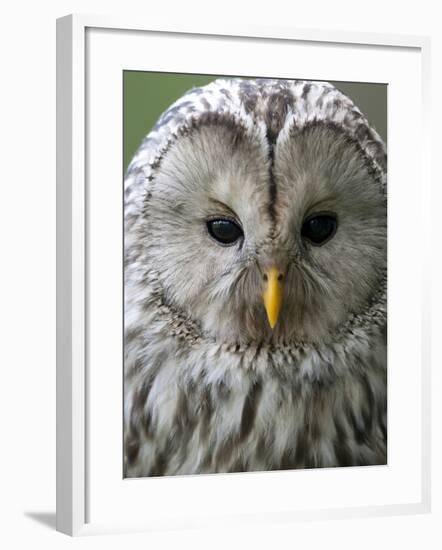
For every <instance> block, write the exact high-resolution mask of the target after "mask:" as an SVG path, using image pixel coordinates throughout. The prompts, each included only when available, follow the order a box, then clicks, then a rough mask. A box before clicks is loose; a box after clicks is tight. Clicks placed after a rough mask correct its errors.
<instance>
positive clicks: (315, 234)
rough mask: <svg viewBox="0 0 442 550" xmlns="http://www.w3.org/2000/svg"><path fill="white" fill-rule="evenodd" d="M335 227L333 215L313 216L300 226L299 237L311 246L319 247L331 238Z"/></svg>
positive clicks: (335, 222) (336, 224) (336, 223)
mask: <svg viewBox="0 0 442 550" xmlns="http://www.w3.org/2000/svg"><path fill="white" fill-rule="evenodd" d="M337 227H338V222H337V220H336V216H335V215H334V214H314V215H312V216H309V217H308V218H307V219H306V220H305V221H304V223H303V224H302V229H301V235H302V237H303V238H304V239H306V240H307V241H309V242H310V243H311V244H313V245H316V246H320V245H322V244H325V243H326V242H327V241H328V240H330V239H331V238H332V237H333V235H334V234H335V233H336V229H337Z"/></svg>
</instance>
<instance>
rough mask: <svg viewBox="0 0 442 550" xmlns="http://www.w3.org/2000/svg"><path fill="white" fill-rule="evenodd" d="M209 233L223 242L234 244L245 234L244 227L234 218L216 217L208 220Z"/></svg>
mask: <svg viewBox="0 0 442 550" xmlns="http://www.w3.org/2000/svg"><path fill="white" fill-rule="evenodd" d="M207 230H208V231H209V235H210V236H211V237H213V238H214V239H215V240H216V241H218V242H219V243H221V244H225V245H231V244H234V243H235V242H236V241H237V240H238V239H239V238H240V237H242V236H243V232H242V229H241V228H240V227H239V225H238V224H236V223H235V222H233V221H232V220H226V219H222V218H220V219H216V220H209V221H208V222H207Z"/></svg>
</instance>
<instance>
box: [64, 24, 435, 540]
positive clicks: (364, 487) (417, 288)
mask: <svg viewBox="0 0 442 550" xmlns="http://www.w3.org/2000/svg"><path fill="white" fill-rule="evenodd" d="M177 45H179V46H180V47H179V49H176V46H177ZM221 48H222V50H223V55H222V56H221V55H219V56H216V53H217V52H218V53H220V49H221ZM429 49H430V44H429V39H428V38H426V37H418V36H396V35H383V34H382V35H381V34H374V33H373V34H367V33H348V32H345V33H344V32H342V33H341V32H336V31H334V32H327V31H317V30H314V31H313V30H301V29H292V28H287V27H281V28H254V27H253V26H252V25H251V26H250V27H248V28H243V27H234V26H232V27H231V28H216V26H214V27H213V28H204V29H202V28H190V27H181V26H180V25H173V24H171V23H167V24H165V25H160V24H153V23H152V22H150V21H147V22H146V23H143V22H140V21H133V20H130V19H128V20H126V19H124V20H123V19H120V18H108V17H104V16H90V15H87V16H86V15H70V16H67V17H63V18H61V19H59V20H58V21H57V529H58V530H59V531H62V532H64V533H67V534H70V535H87V534H95V533H105V532H125V531H134V530H138V531H144V530H151V529H163V528H176V527H195V526H208V525H212V524H217V523H221V522H222V523H224V524H226V523H227V524H233V525H238V524H241V523H246V522H247V523H250V522H262V521H269V522H271V521H273V522H275V521H276V522H278V521H295V520H300V519H306V518H308V519H312V518H324V517H332V518H334V517H340V518H342V517H356V516H369V515H389V514H415V513H424V512H428V511H429V510H430V458H429V457H430V452H429V449H430V364H429V356H430V346H429V333H430V327H429V297H428V281H427V279H426V276H425V275H424V273H427V272H428V270H424V269H423V268H424V267H425V266H427V264H428V261H429V254H428V250H427V249H426V245H425V244H422V245H420V244H419V241H418V240H416V239H418V237H417V236H416V235H414V236H413V235H411V233H410V235H408V237H409V239H411V242H415V243H416V245H417V248H418V250H419V252H418V253H417V257H414V258H413V262H414V264H413V265H414V268H413V269H409V270H407V272H406V273H404V272H403V269H402V268H403V267H404V265H406V255H407V250H406V248H405V246H404V245H403V244H402V245H401V242H403V241H404V240H405V239H404V235H403V234H402V233H404V234H405V233H406V232H407V231H411V230H410V229H407V227H406V225H405V224H401V216H406V213H407V212H408V211H410V212H411V208H412V207H413V206H415V205H416V203H417V201H418V202H420V209H418V210H419V216H420V223H421V226H422V227H423V228H424V229H423V231H425V228H426V229H428V228H429V224H430V221H429V212H430V204H429V201H430V199H429V193H430V177H429V172H428V170H429V168H428V167H429V162H428V154H429V149H430V148H429V130H428V121H429V112H428V109H429V106H428V96H427V94H428V88H429ZM153 51H154V52H155V55H152V52H153ZM197 51H198V52H199V55H198V57H196V56H195V55H193V56H192V55H191V54H192V52H197ZM246 52H247V53H248V54H250V57H249V58H246V55H245V54H246ZM186 54H188V55H187V56H186ZM214 54H215V55H214ZM236 54H237V55H236ZM267 54H268V59H267ZM275 54H276V55H275ZM292 54H299V55H298V59H299V61H298V62H297V64H296V67H293V66H292V65H291V64H287V63H286V64H285V65H284V59H285V60H286V61H287V59H290V58H292ZM300 54H302V55H300ZM210 55H212V57H210ZM272 56H274V57H273V58H272ZM359 61H360V63H359ZM357 62H358V63H357ZM241 64H242V65H241ZM359 65H360V66H359ZM209 67H212V69H211V70H210V71H209V69H208V68H209ZM229 67H230V70H229ZM241 67H248V70H247V73H245V72H244V71H245V70H246V69H245V68H243V69H241ZM124 68H127V69H135V68H136V69H138V70H149V68H150V70H168V71H170V72H194V73H203V74H204V73H207V72H208V71H209V72H210V73H212V74H260V76H281V77H282V76H290V75H291V76H292V77H300V78H307V79H308V78H311V79H317V78H318V77H319V76H320V79H321V80H347V81H356V80H359V81H362V80H364V79H366V80H367V81H369V82H375V81H376V82H385V83H388V84H389V85H390V88H389V118H388V124H389V137H388V147H389V186H390V188H391V189H392V191H391V197H392V198H391V199H390V195H389V289H391V293H390V294H391V296H389V331H390V333H389V436H390V432H391V434H392V438H390V437H389V464H388V466H386V467H379V468H377V467H371V468H347V469H335V470H333V471H332V470H322V471H319V470H318V471H303V472H298V471H297V472H290V471H289V472H271V473H270V472H267V473H259V474H234V475H232V474H229V475H220V474H218V475H216V476H194V477H193V476H187V477H186V478H183V477H178V478H173V479H172V478H164V479H144V480H123V477H122V469H120V470H119V465H120V464H121V456H122V451H121V449H122V437H121V434H122V429H121V425H122V407H121V405H122V394H121V386H120V383H121V378H122V360H121V351H119V350H121V346H122V337H121V326H122V317H121V307H122V306H121V300H120V298H121V297H120V296H119V295H117V296H116V295H115V289H118V288H119V286H118V285H120V287H121V280H122V279H121V273H122V270H121V264H120V263H119V262H120V261H121V248H122V226H121V223H120V222H121V217H120V213H121V204H122V203H121V202H118V201H121V200H122V194H121V192H120V191H121V189H122V187H121V188H119V187H118V185H121V186H122V174H121V172H122V168H121V167H122V161H121V158H122V157H121V140H122V134H121V131H122V126H121V101H120V99H121V85H120V84H121V81H120V80H119V78H121V71H122V69H124ZM364 75H365V78H364ZM118 86H119V87H118ZM103 92H105V93H103ZM119 101H120V106H118V102H119ZM407 101H408V102H409V101H413V106H414V110H413V117H412V118H413V120H412V121H411V122H410V126H408V129H407V131H408V132H411V133H412V136H413V137H411V138H410V137H408V138H407V140H406V138H405V136H404V135H403V132H402V135H401V132H400V123H399V121H400V117H401V115H403V114H404V112H405V109H406V103H407ZM118 147H119V149H120V152H118ZM411 151H414V154H413V155H412V157H413V158H411V156H410V152H411ZM404 156H406V158H408V159H410V164H409V165H407V167H406V170H405V169H404V168H403V167H401V165H400V163H399V162H398V160H399V159H400V158H401V157H402V158H403V157H404ZM105 158H106V159H107V161H106V162H104V159H105ZM97 174H99V177H98V176H97ZM103 181H106V182H109V187H107V188H105V187H103ZM118 182H120V184H118ZM399 182H400V183H401V185H402V189H403V192H402V193H397V192H396V190H398V189H399V187H398V185H399ZM413 186H414V187H413ZM412 188H414V191H415V192H414V194H413V196H411V195H410V193H408V191H409V190H410V189H412ZM104 190H106V209H100V208H98V206H99V203H100V200H101V198H102V197H103V191H104ZM389 193H390V191H389ZM103 228H104V229H106V235H107V237H108V240H109V242H111V243H113V244H112V245H110V246H98V244H97V243H100V242H103V241H100V238H102V233H100V232H101V231H104V229H103ZM399 231H401V232H402V233H400V232H399ZM413 239H414V240H413ZM390 241H391V244H390ZM407 242H409V241H408V240H407ZM91 251H92V252H93V254H91ZM104 272H107V274H108V276H107V277H103V273H104ZM401 291H402V292H404V291H406V292H408V293H411V294H410V296H411V299H410V302H411V305H410V311H409V312H407V313H408V315H409V323H408V324H409V325H411V326H408V325H407V326H405V323H404V320H403V317H404V315H403V312H402V311H401ZM117 294H118V291H117ZM105 298H107V300H105ZM118 300H120V302H118ZM118 303H119V305H118ZM119 308H120V309H119ZM390 320H391V322H390ZM404 338H406V339H407V344H408V350H407V354H405V353H404V350H403V349H401V345H400V344H401V341H403V339H404ZM104 341H106V342H107V345H106V346H104V344H103V342H104ZM100 346H101V347H100ZM399 363H401V365H403V368H402V371H399V369H398V365H399ZM104 364H106V366H107V367H108V370H106V371H103V365H104ZM395 365H396V366H395ZM390 366H391V369H390ZM118 369H119V370H118ZM104 372H105V374H106V384H102V383H100V381H102V380H103V373H104ZM118 377H119V379H118ZM118 380H120V381H118ZM399 380H401V388H403V389H402V390H401V391H399V390H398V389H397V388H398V386H399V383H398V382H399ZM103 386H106V392H104V391H103ZM404 393H406V395H405V398H404ZM401 415H405V416H406V415H409V421H407V423H406V426H407V430H406V433H404V429H403V428H402V426H401ZM404 422H405V421H404ZM404 425H405V424H404ZM407 438H408V440H409V443H410V446H409V448H408V451H407V453H404V451H405V450H406V449H407V447H406V443H407ZM118 445H120V446H121V447H120V450H118ZM117 455H118V456H117ZM390 456H391V457H392V458H391V460H390ZM401 456H402V459H401V460H399V458H398V457H401ZM343 470H346V472H343ZM350 470H351V471H350ZM119 475H120V477H118V476H119ZM292 483H295V485H294V486H293V487H294V488H296V491H292V492H290V494H289V495H287V490H286V488H287V487H290V484H292ZM147 484H149V486H148V487H147ZM321 487H324V490H321V489H320V488H321ZM373 488H375V489H376V490H374V489H373ZM309 490H310V492H309ZM209 491H210V493H211V494H214V492H215V493H216V495H217V499H216V502H214V503H212V506H210V507H208V506H207V504H206V502H207V501H206V500H203V499H204V498H205V496H207V494H208V492H209ZM352 491H353V493H352ZM356 491H359V493H358V494H359V497H358V495H357V494H356ZM232 492H234V493H235V495H236V497H237V498H235V499H234V501H235V502H233V503H232V502H231V501H229V506H228V507H227V506H226V503H227V502H228V501H227V499H228V495H229V494H232ZM143 495H144V496H143ZM184 495H186V501H185V500H184ZM189 495H192V496H191V497H190V496H189ZM260 495H264V498H260ZM309 495H310V496H309ZM276 496H277V497H278V498H277V499H276V498H275V497H276ZM154 497H155V498H154ZM289 497H290V498H289ZM189 499H190V500H189ZM192 499H193V500H192ZM276 500H277V502H278V505H277V504H276ZM185 502H186V503H187V507H186V506H184V503H185ZM154 503H155V504H154ZM142 507H144V508H143V513H141V514H140V513H139V510H140V508H142ZM245 510H247V511H245Z"/></svg>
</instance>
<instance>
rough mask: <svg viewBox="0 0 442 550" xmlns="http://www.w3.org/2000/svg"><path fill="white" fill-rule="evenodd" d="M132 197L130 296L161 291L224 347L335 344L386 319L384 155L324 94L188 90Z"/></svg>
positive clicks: (216, 86)
mask: <svg viewBox="0 0 442 550" xmlns="http://www.w3.org/2000/svg"><path fill="white" fill-rule="evenodd" d="M125 192H126V201H125V204H126V229H125V239H126V261H127V262H128V265H132V268H133V266H135V265H136V271H137V273H138V278H137V285H136V286H137V292H136V293H133V294H132V295H133V296H136V299H137V300H143V296H144V294H145V292H146V293H148V292H151V290H149V288H150V287H152V288H155V293H156V296H157V297H159V299H160V302H161V304H162V305H164V306H165V307H168V308H170V309H171V310H172V311H174V312H177V313H178V314H179V315H180V316H181V317H182V318H183V319H186V320H188V321H189V323H191V324H192V326H196V327H198V330H199V331H200V332H201V334H204V335H206V336H208V337H210V338H212V339H214V340H216V341H219V342H225V343H229V344H235V343H239V344H242V343H250V342H253V343H255V344H256V345H261V344H266V343H277V342H283V343H297V342H298V343H299V342H300V343H306V342H313V343H317V342H323V341H328V340H330V339H333V338H335V337H336V334H338V333H340V332H341V331H342V330H343V327H347V326H349V324H351V325H352V326H354V325H355V324H356V325H358V323H359V324H361V325H363V324H364V322H366V320H367V316H372V315H373V308H374V307H375V308H376V307H378V308H379V307H381V306H382V307H383V306H384V305H385V303H384V302H385V292H384V291H385V280H386V261H387V258H386V231H387V223H386V222H387V217H386V150H385V145H384V143H383V142H382V140H381V138H380V137H379V135H378V134H377V133H376V131H375V130H373V129H372V128H371V127H370V126H369V124H368V122H367V120H366V118H365V117H364V115H363V114H362V113H361V112H360V111H359V109H358V108H357V107H356V106H355V105H354V104H353V103H352V101H351V100H350V99H349V98H348V97H346V96H345V95H343V94H342V93H341V92H340V91H338V90H337V89H336V88H335V87H334V86H332V85H331V84H329V83H323V82H307V81H287V80H268V79H259V80H246V79H244V80H243V79H222V80H216V81H215V82H213V83H211V84H209V85H208V86H205V87H203V88H197V89H193V90H191V91H190V92H188V93H187V94H185V95H184V96H183V97H182V98H181V99H180V100H178V101H177V102H176V103H175V104H173V105H172V106H171V107H170V108H169V109H168V110H167V111H166V112H165V113H164V114H163V115H162V117H161V118H160V119H159V121H158V123H157V125H156V126H155V127H154V129H153V130H152V132H151V133H150V134H149V135H148V136H147V137H146V139H145V140H144V142H143V143H142V145H141V147H140V149H139V151H138V153H137V154H136V156H135V157H134V159H133V161H132V163H131V165H130V167H129V170H128V174H127V177H126V191H125ZM146 295H147V294H146ZM149 295H151V294H149Z"/></svg>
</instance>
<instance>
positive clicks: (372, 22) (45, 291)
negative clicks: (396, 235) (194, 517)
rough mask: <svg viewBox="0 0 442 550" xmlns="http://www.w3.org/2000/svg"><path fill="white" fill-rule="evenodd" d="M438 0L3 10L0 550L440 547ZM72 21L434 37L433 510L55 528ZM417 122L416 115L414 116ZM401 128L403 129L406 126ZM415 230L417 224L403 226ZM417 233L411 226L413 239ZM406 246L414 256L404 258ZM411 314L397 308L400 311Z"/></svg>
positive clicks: (59, 5) (43, 3)
mask: <svg viewBox="0 0 442 550" xmlns="http://www.w3.org/2000/svg"><path fill="white" fill-rule="evenodd" d="M437 6H438V2H437V1H434V2H433V1H430V0H420V1H419V2H416V1H414V2H410V1H407V0H403V1H402V2H400V3H399V2H393V1H390V2H388V1H386V0H371V1H370V2H363V3H362V2H360V3H357V2H356V1H355V0H335V1H334V2H332V1H330V0H311V1H310V2H305V1H304V2H295V1H294V0H290V1H287V2H284V1H283V0H272V1H271V2H266V3H259V2H258V0H247V1H243V2H242V3H240V2H239V0H223V1H222V2H219V3H214V2H209V0H205V2H203V1H201V2H199V1H197V0H188V1H187V2H181V3H180V2H179V0H167V1H165V2H158V1H151V2H147V1H144V2H137V1H135V0H124V2H123V1H121V2H117V1H114V0H107V1H104V0H78V1H76V2H74V1H66V0H59V1H58V2H55V1H54V2H50V1H49V0H40V1H39V2H30V1H24V0H16V1H15V2H14V3H12V2H10V3H8V5H7V6H6V5H3V6H2V14H1V22H2V25H1V32H0V40H1V47H0V60H1V65H0V67H1V73H0V74H1V82H0V109H1V112H0V129H1V132H0V140H1V143H0V158H1V167H2V169H1V171H0V181H1V213H0V224H1V232H0V235H1V251H2V256H1V257H2V262H1V268H0V277H1V283H0V296H1V298H0V310H1V314H2V315H1V317H0V323H1V331H0V334H1V340H0V341H1V348H0V349H1V351H0V353H1V356H0V357H1V359H0V369H1V371H0V372H1V375H0V381H1V382H0V412H1V419H2V422H1V432H0V434H1V435H0V437H1V439H0V441H1V452H0V476H1V482H0V525H1V528H0V545H1V546H2V547H3V548H7V549H15V548H45V549H48V550H50V549H52V548H61V549H63V548H67V547H72V545H73V546H74V547H81V548H88V549H89V548H101V547H106V548H109V549H111V548H121V547H123V546H126V547H128V546H130V547H131V548H146V547H147V546H148V545H149V547H150V548H174V547H177V546H179V547H180V548H192V549H193V548H206V547H210V548H215V549H217V548H224V547H225V546H227V545H228V546H230V547H232V548H268V547H271V548H280V547H289V548H296V547H297V548H302V547H304V548H306V547H308V548H339V549H340V550H344V549H347V548H358V550H359V549H360V550H363V549H366V548H367V549H368V548H370V549H371V548H376V549H384V548H390V547H391V548H392V547H393V546H394V547H400V548H401V549H407V548H425V549H429V550H431V549H433V548H440V547H441V543H442V533H441V532H442V529H441V527H440V525H441V522H442V491H441V487H442V478H441V464H442V446H441V434H442V426H441V418H442V407H441V401H442V398H441V394H442V391H441V390H442V383H441V381H442V376H441V373H440V368H439V367H440V354H438V353H437V348H438V344H439V341H440V336H439V335H440V334H441V329H442V323H441V320H440V315H439V314H438V311H439V308H440V307H441V306H442V299H441V297H442V293H441V290H440V286H439V285H438V284H437V283H438V282H439V281H441V280H442V265H441V259H440V258H441V254H440V248H441V246H440V242H441V237H442V230H441V229H442V228H441V224H440V223H438V221H437V219H438V216H439V206H438V205H439V204H440V202H441V199H442V193H441V191H440V187H439V185H438V182H439V180H440V176H441V170H440V168H439V166H438V165H437V160H438V159H439V156H440V149H441V147H442V140H441V136H440V128H442V116H441V115H442V110H441V102H440V101H439V97H440V94H441V90H442V70H441V68H442V32H441V23H442V21H441V17H440V16H439V14H438V10H437ZM72 12H85V13H91V12H92V13H105V14H112V15H117V14H120V13H125V14H132V15H134V14H140V15H142V16H143V17H144V18H148V17H149V16H152V17H154V18H155V20H159V21H161V20H163V21H167V20H168V19H169V18H170V19H173V20H174V21H176V22H180V21H185V20H188V21H192V20H197V21H198V22H199V23H200V24H201V25H202V26H203V25H204V21H209V20H210V19H209V18H213V17H215V18H216V21H217V23H218V24H222V22H224V21H225V22H228V23H229V24H232V23H240V24H250V25H253V24H257V25H289V26H293V27H305V28H322V29H327V28H330V29H343V30H355V31H375V32H388V33H390V32H394V33H401V34H425V35H429V36H431V38H432V71H433V74H432V78H433V81H432V96H433V103H432V132H433V138H434V139H433V201H432V202H433V228H434V231H433V235H422V239H428V238H432V239H433V240H432V243H433V244H432V248H433V250H434V256H435V259H434V269H433V281H434V284H433V307H432V311H433V382H432V383H433V387H434V398H433V418H434V424H433V431H434V445H433V462H434V465H435V467H434V472H433V485H434V490H433V494H434V502H433V509H434V512H433V514H432V515H427V516H415V517H397V518H382V519H367V520H353V521H345V522H344V521H328V522H314V523H313V522H310V523H297V524H292V525H280V526H277V527H266V526H262V527H261V528H259V529H256V528H255V529H253V530H252V529H250V528H244V529H238V530H236V529H235V530H233V529H230V530H227V531H225V532H213V531H198V532H192V531H185V532H184V531H182V532H173V533H158V534H153V535H152V534H150V535H124V536H123V535H120V536H116V537H94V538H88V539H76V540H71V539H69V538H67V537H65V536H63V535H60V534H58V533H56V532H55V531H54V528H53V525H54V523H55V516H54V513H55V19H56V18H57V17H59V16H62V15H66V14H68V13H72ZM410 115H411V116H412V113H410ZM406 125H407V121H406V120H404V131H406V129H407V126H406ZM409 223H413V220H409ZM419 230H420V228H419V227H416V231H419ZM412 261H413V251H412V250H410V262H412ZM404 314H406V311H405V312H404Z"/></svg>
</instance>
